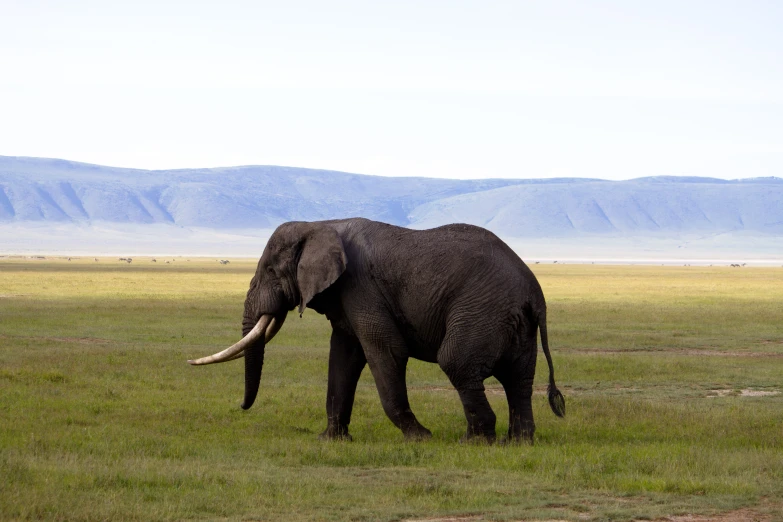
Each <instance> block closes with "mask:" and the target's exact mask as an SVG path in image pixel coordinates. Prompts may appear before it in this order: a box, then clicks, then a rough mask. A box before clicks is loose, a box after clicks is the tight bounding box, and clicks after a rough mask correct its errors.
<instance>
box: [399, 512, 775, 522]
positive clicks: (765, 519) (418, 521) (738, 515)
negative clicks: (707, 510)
mask: <svg viewBox="0 0 783 522" xmlns="http://www.w3.org/2000/svg"><path fill="white" fill-rule="evenodd" d="M579 518H582V517H579ZM483 520H487V519H485V518H482V517H480V516H464V517H460V516H454V517H435V518H411V519H406V520H405V521H404V522H471V521H476V522H479V521H483ZM771 520H772V517H771V516H770V515H768V514H765V513H761V512H759V511H755V510H753V509H738V510H736V511H729V512H728V513H721V514H719V515H673V516H670V517H664V518H658V519H656V520H655V522H770V521H771ZM520 522H522V521H520ZM536 522H566V521H564V520H556V519H552V520H537V521H536ZM637 522H642V521H641V520H638V521H637Z"/></svg>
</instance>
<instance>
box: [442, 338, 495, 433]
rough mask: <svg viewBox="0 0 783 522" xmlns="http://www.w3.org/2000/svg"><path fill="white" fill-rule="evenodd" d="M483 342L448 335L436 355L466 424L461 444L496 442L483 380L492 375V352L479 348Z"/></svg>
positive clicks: (493, 423)
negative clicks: (474, 441) (479, 440)
mask: <svg viewBox="0 0 783 522" xmlns="http://www.w3.org/2000/svg"><path fill="white" fill-rule="evenodd" d="M486 342H487V341H486V340H481V339H476V338H474V337H473V336H472V335H469V334H468V335H460V333H459V332H449V333H447V335H446V338H445V339H444V340H443V344H442V345H441V349H440V351H439V352H438V364H439V365H440V367H441V368H442V369H443V371H444V372H445V373H446V375H447V376H448V378H449V380H450V381H451V384H453V385H454V387H455V388H456V389H457V392H458V393H459V398H460V400H461V401H462V407H463V409H464V411H465V418H466V419H467V421H468V429H467V433H466V434H465V437H464V439H463V440H471V439H475V438H481V439H484V440H486V441H487V442H494V441H495V438H496V435H495V422H496V420H497V418H496V416H495V412H493V411H492V407H491V406H490V405H489V401H487V395H486V393H484V379H486V378H487V377H489V376H490V374H491V368H492V367H493V365H494V359H495V356H494V355H493V353H495V351H494V350H492V349H489V347H484V346H482V343H483V344H486Z"/></svg>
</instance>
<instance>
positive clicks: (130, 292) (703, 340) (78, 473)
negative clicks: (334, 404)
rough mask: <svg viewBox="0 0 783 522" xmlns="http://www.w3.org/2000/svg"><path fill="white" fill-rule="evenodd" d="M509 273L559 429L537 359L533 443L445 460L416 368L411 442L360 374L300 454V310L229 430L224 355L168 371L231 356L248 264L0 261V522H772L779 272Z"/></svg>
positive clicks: (782, 346) (312, 424) (306, 372)
mask: <svg viewBox="0 0 783 522" xmlns="http://www.w3.org/2000/svg"><path fill="white" fill-rule="evenodd" d="M165 261H169V263H165ZM531 268H532V269H533V271H534V272H535V274H536V276H537V277H538V279H539V281H540V282H541V285H542V287H543V289H544V293H545V295H546V297H547V301H548V305H549V307H548V308H549V316H548V324H549V334H550V346H551V349H552V354H553V358H554V365H555V376H556V379H557V382H558V385H559V386H560V388H561V390H562V391H563V393H564V395H565V397H566V402H567V414H566V417H565V419H559V418H556V417H555V416H554V415H553V414H552V412H551V411H550V410H549V407H548V405H547V403H546V397H545V395H544V391H545V388H546V378H547V371H546V364H545V362H544V358H543V354H541V353H539V364H538V370H537V374H536V387H535V395H534V413H535V416H536V422H537V427H538V430H537V432H536V442H535V445H533V446H529V445H511V446H501V445H494V446H486V445H473V444H460V443H459V442H458V440H459V438H460V436H461V435H462V434H463V431H464V429H465V420H464V416H463V413H462V408H461V405H460V402H459V399H458V397H457V394H456V392H455V391H454V390H453V388H452V387H451V385H450V384H449V382H448V380H447V378H446V377H445V375H444V374H443V373H442V372H441V370H440V369H439V368H438V367H437V366H436V365H432V364H427V363H422V362H419V361H411V363H410V364H409V366H408V387H409V393H410V398H411V404H412V407H413V409H414V411H415V412H416V414H417V416H418V418H419V419H420V420H421V422H422V423H423V424H424V425H425V426H427V427H428V428H430V429H431V430H432V432H433V438H432V440H429V441H424V442H405V441H404V440H403V437H402V435H401V433H400V432H399V431H398V430H397V429H396V428H395V427H394V426H393V425H392V424H391V422H390V421H389V420H388V419H387V418H386V416H385V415H384V413H383V410H382V409H381V404H380V401H379V399H378V396H377V393H376V391H375V386H374V383H373V381H372V376H371V375H370V372H369V371H368V370H365V372H364V374H363V376H362V380H361V381H360V383H359V388H358V391H357V397H356V406H355V408H354V414H353V421H352V423H351V432H352V435H353V438H354V441H353V442H337V441H334V442H322V441H319V440H318V439H317V435H318V433H320V432H321V431H322V430H323V429H324V427H325V424H326V418H325V416H326V414H325V406H324V402H325V395H326V380H327V362H328V339H329V331H330V327H329V324H328V322H327V321H326V319H325V318H324V317H322V316H319V315H318V314H317V313H315V312H314V311H312V310H306V311H305V313H304V315H303V317H302V318H301V319H300V318H299V317H298V314H294V313H292V316H291V317H289V319H288V320H287V321H286V323H285V325H284V327H283V329H282V330H281V332H280V333H279V334H278V335H277V337H275V339H274V340H273V341H272V342H271V343H270V345H269V346H268V348H267V351H266V360H265V365H264V371H263V376H262V378H261V389H260V392H259V395H258V399H257V401H256V404H255V406H254V407H253V408H252V409H250V410H248V411H242V410H241V409H240V408H239V403H240V401H241V398H242V393H243V385H244V383H243V364H242V361H241V360H240V361H232V362H229V363H225V364H219V365H213V366H206V367H190V366H189V365H188V364H187V363H186V360H187V359H190V358H193V357H197V356H203V355H207V354H210V353H214V352H216V351H218V350H220V349H222V348H225V347H226V346H228V345H230V344H232V343H233V342H235V341H236V340H237V339H238V338H239V337H240V335H241V324H240V322H241V315H242V305H243V301H244V296H245V292H246V291H247V286H248V283H249V281H250V277H251V275H252V273H253V271H254V269H255V261H254V260H231V263H229V264H224V265H221V264H219V263H218V262H217V260H215V259H195V258H193V259H190V260H188V259H187V258H176V259H170V258H169V259H167V260H163V259H158V260H157V262H154V263H153V262H152V260H151V259H149V258H144V259H142V258H139V259H134V260H133V262H132V263H130V264H128V263H126V262H120V261H118V260H117V258H99V259H98V261H95V260H94V259H93V258H92V257H90V258H86V259H85V258H81V259H75V258H74V259H72V260H71V261H68V260H67V259H63V258H48V259H22V258H10V257H6V258H0V517H1V518H2V519H4V520H15V519H20V520H26V519H44V520H85V521H86V520H183V519H222V520H404V519H419V520H421V519H429V520H433V519H438V518H441V519H443V518H444V517H449V516H451V517H466V519H468V520H536V519H539V520H573V521H576V520H639V519H647V520H650V519H658V518H663V517H671V516H682V515H686V514H691V515H701V516H705V517H718V518H717V519H718V520H732V519H733V518H732V517H735V515H736V517H735V518H739V517H745V518H742V520H753V519H758V520H779V519H781V516H782V515H781V513H782V512H783V395H782V394H781V391H783V268H781V267H768V268H751V267H742V268H730V267H717V266H716V267H672V266H667V267H653V266H597V265H560V264H558V265H552V264H546V265H545V264H533V265H531ZM476 327H477V328H481V325H476ZM486 386H487V395H488V397H489V399H490V402H491V403H492V405H493V408H494V409H495V411H496V413H497V414H498V433H499V434H502V433H503V432H504V431H505V430H506V428H507V422H508V416H507V409H506V402H505V397H504V394H503V390H502V388H501V387H500V386H499V385H498V383H497V382H496V381H493V380H489V381H487V382H486ZM687 519H688V520H707V519H709V518H703V519H702V518H698V517H696V518H693V517H690V518H687Z"/></svg>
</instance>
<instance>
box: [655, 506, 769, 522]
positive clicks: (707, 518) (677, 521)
mask: <svg viewBox="0 0 783 522" xmlns="http://www.w3.org/2000/svg"><path fill="white" fill-rule="evenodd" d="M768 520H772V517H771V516H769V515H766V514H763V513H759V512H758V511H755V510H752V509H738V510H737V511H729V512H728V513H722V514H720V515H677V516H671V517H666V518H660V519H658V521H660V522H766V521H768Z"/></svg>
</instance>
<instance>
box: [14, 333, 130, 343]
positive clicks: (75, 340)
mask: <svg viewBox="0 0 783 522" xmlns="http://www.w3.org/2000/svg"><path fill="white" fill-rule="evenodd" d="M0 339H24V340H26V341H49V342H52V341H54V342H59V343H76V344H110V343H115V342H116V341H112V340H111V339H101V338H99V337H25V336H21V335H19V336H15V335H3V334H0Z"/></svg>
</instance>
